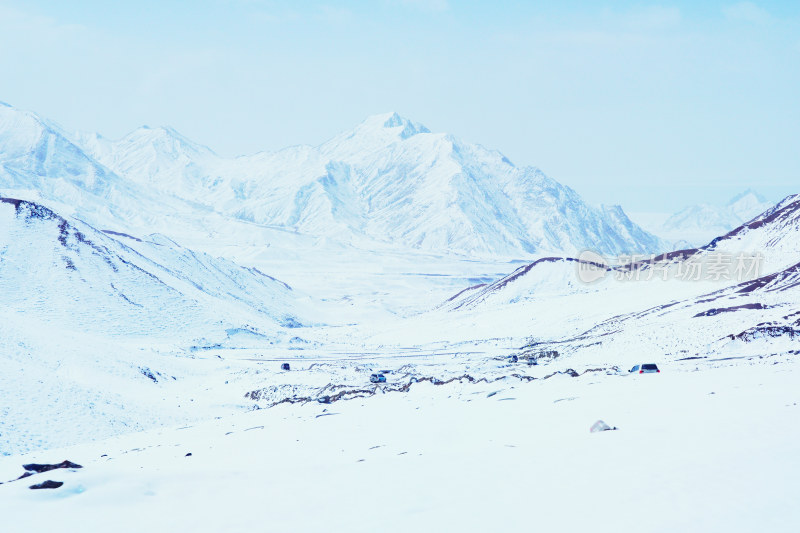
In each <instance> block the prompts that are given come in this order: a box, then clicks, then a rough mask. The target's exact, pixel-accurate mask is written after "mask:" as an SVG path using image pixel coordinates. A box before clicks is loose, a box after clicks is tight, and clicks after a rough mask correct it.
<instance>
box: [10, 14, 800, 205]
mask: <svg viewBox="0 0 800 533" xmlns="http://www.w3.org/2000/svg"><path fill="white" fill-rule="evenodd" d="M0 100H2V101H6V102H8V103H10V104H12V105H15V106H17V107H20V108H23V109H29V110H33V111H36V112H38V113H39V114H41V115H43V116H45V117H48V118H51V119H53V120H55V121H56V122H58V123H60V124H61V125H62V126H64V127H65V128H68V129H81V130H90V131H99V132H100V133H102V134H103V135H106V136H109V137H112V138H116V137H121V136H122V135H124V134H125V133H127V132H128V131H130V130H132V129H134V128H135V127H137V126H139V125H142V124H148V125H151V126H159V125H170V126H173V127H174V128H176V129H177V130H178V131H180V132H182V133H183V134H185V135H186V136H188V137H189V138H191V139H194V140H196V141H197V142H200V143H202V144H206V145H208V146H209V147H211V148H212V149H214V150H215V151H217V152H218V153H220V154H223V155H238V154H242V153H252V152H256V151H259V150H275V149H278V148H281V147H284V146H287V145H291V144H301V143H307V144H318V143H320V142H322V141H324V140H326V139H328V138H330V137H331V136H333V135H335V134H336V133H338V132H339V131H342V130H345V129H349V128H351V127H352V126H354V125H355V124H357V123H358V122H360V121H361V120H363V119H364V118H365V117H366V116H368V115H371V114H375V113H381V112H386V111H397V112H399V113H400V114H402V115H405V116H407V117H409V118H412V119H414V120H416V121H419V122H422V123H424V124H425V125H427V126H428V127H429V128H430V129H432V130H433V131H447V132H451V133H453V134H455V135H457V136H459V137H461V138H463V139H465V140H467V141H472V142H478V143H480V144H483V145H484V146H487V147H489V148H494V149H498V150H500V151H502V152H503V153H505V154H506V155H507V156H508V157H509V158H510V159H511V160H512V161H514V162H515V163H516V164H518V165H529V164H530V165H536V166H539V167H540V168H542V169H543V170H544V171H545V172H547V173H548V174H550V175H551V176H552V177H553V178H555V179H557V180H559V181H561V182H562V183H565V184H567V185H570V186H572V187H573V188H575V189H576V190H578V192H580V193H581V194H583V195H584V196H585V197H586V198H587V199H588V200H589V201H592V202H597V203H600V202H603V203H621V204H622V205H623V206H624V207H625V208H626V209H628V210H630V211H647V210H652V211H664V210H666V211H672V210H675V209H677V208H679V207H681V206H683V205H686V204H688V203H695V202H697V201H706V202H720V203H721V202H723V201H724V200H726V199H727V198H728V197H730V196H732V195H733V194H735V193H736V192H738V191H740V190H743V189H745V188H747V187H753V188H755V189H756V190H758V191H761V192H762V193H763V194H765V195H767V196H768V197H769V198H770V199H777V198H778V197H780V196H782V195H785V194H788V193H791V192H800V187H799V186H798V185H800V2H797V1H787V2H766V1H765V2H755V3H751V2H735V1H732V2H701V1H694V2H693V1H685V2H663V3H658V4H651V3H648V2H590V1H584V2H579V1H561V2H535V1H533V2H510V1H509V2H504V1H497V2H474V1H472V2H470V1H467V2H460V1H457V0H376V1H373V2H332V1H331V2H303V3H299V2H282V1H267V0H207V1H191V2H189V1H186V2H178V1H173V2H169V1H152V0H139V1H137V2H107V1H102V2H101V1H97V2H90V1H84V2H81V1H76V2H56V1H51V2H45V1H36V0H26V1H24V2H23V1H7V0H0Z"/></svg>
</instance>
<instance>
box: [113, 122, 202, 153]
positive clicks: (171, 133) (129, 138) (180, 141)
mask: <svg viewBox="0 0 800 533" xmlns="http://www.w3.org/2000/svg"><path fill="white" fill-rule="evenodd" d="M117 144H119V145H120V146H126V145H127V147H130V148H134V147H135V148H142V147H145V146H148V147H150V148H151V149H153V150H156V151H158V152H160V153H167V154H172V155H173V156H178V155H181V154H185V153H187V152H188V153H192V154H195V155H212V154H213V153H214V152H213V151H211V149H210V148H208V147H206V146H203V145H201V144H197V143H195V142H193V141H191V140H189V139H188V138H186V137H184V136H183V135H181V134H180V133H178V132H177V131H176V130H174V129H173V128H171V127H169V126H162V127H159V128H151V127H150V126H141V127H139V128H137V129H135V130H133V131H132V132H131V133H129V134H128V135H126V136H125V137H123V138H122V139H121V140H120V141H117Z"/></svg>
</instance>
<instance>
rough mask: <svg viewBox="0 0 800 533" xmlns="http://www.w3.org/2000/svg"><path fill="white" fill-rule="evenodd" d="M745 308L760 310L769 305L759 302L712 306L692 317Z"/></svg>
mask: <svg viewBox="0 0 800 533" xmlns="http://www.w3.org/2000/svg"><path fill="white" fill-rule="evenodd" d="M745 309H755V310H760V309H769V307H768V306H766V305H764V304H761V303H751V304H743V305H736V306H734V307H720V308H716V307H715V308H712V309H708V310H707V311H703V312H701V313H697V314H696V315H694V317H693V318H699V317H703V316H715V315H718V314H720V313H732V312H734V311H742V310H745Z"/></svg>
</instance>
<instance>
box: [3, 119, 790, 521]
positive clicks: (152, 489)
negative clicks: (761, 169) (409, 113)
mask: <svg viewBox="0 0 800 533" xmlns="http://www.w3.org/2000/svg"><path fill="white" fill-rule="evenodd" d="M745 200H747V201H746V202H744V203H742V204H741V205H739V204H737V205H739V207H741V210H740V211H741V212H740V211H736V213H735V214H736V216H739V217H740V218H741V221H742V222H743V223H742V224H740V225H739V226H738V227H736V228H734V229H732V230H731V231H728V232H725V234H724V235H723V234H719V235H716V238H714V239H709V241H708V243H707V244H705V245H703V246H698V247H696V248H688V249H686V250H672V249H671V248H670V247H669V245H668V244H667V243H666V242H665V241H664V240H662V239H660V238H659V237H656V236H654V235H652V234H650V233H648V232H646V231H645V230H643V229H641V228H640V227H639V226H637V225H636V224H635V223H634V222H632V221H631V220H630V219H629V218H628V217H627V215H625V213H624V212H623V210H622V209H621V208H620V207H618V206H611V207H609V206H601V207H594V206H591V205H589V204H588V203H586V202H585V201H584V200H582V199H581V197H580V196H579V195H578V193H576V192H575V191H573V190H572V189H570V188H569V187H566V186H564V185H561V184H559V183H558V182H556V181H555V180H553V179H552V178H550V177H548V176H546V175H545V174H543V173H542V172H541V171H540V170H539V169H536V168H517V167H515V166H514V165H513V164H512V163H511V162H510V161H508V159H507V158H505V157H504V156H503V155H502V154H500V153H499V152H495V151H491V150H487V149H485V148H483V147H481V146H478V145H473V144H469V143H464V142H462V141H460V140H458V139H455V138H454V137H452V136H450V135H447V134H436V133H431V132H430V131H428V130H427V128H425V127H424V126H422V125H421V124H418V123H416V122H413V121H410V120H408V119H405V118H402V117H400V116H398V115H396V114H393V113H390V114H386V115H377V116H374V117H371V118H369V119H367V120H366V121H365V122H363V123H362V124H360V125H359V126H357V127H356V128H355V129H353V130H350V131H348V132H344V133H342V134H340V135H338V136H336V137H335V138H334V139H332V140H330V141H328V142H326V143H323V144H322V145H320V146H316V147H306V146H304V147H293V148H288V149H285V150H282V151H279V152H275V153H260V154H256V155H253V156H243V157H240V158H235V159H225V158H222V157H219V156H217V155H216V154H214V152H213V151H211V150H210V149H208V148H205V147H202V146H199V145H196V144H194V143H192V142H191V141H189V140H188V139H186V138H185V137H183V136H182V135H180V134H179V133H177V132H175V131H174V130H172V129H169V128H161V129H151V128H142V129H139V130H136V131H135V132H133V133H131V134H130V135H128V136H127V137H125V138H123V139H121V140H119V141H110V140H108V139H105V138H103V137H102V136H99V135H97V134H86V133H80V134H70V133H66V132H65V131H64V130H63V129H62V128H60V127H59V126H56V125H54V124H52V123H50V122H49V121H47V120H45V119H42V118H40V117H38V116H36V115H35V114H33V113H28V112H23V111H19V110H17V109H14V108H12V107H11V106H2V107H0V305H1V306H2V307H1V308H2V320H0V343H1V344H0V391H1V392H2V394H1V395H0V474H2V475H0V482H4V483H2V484H0V510H2V511H3V515H4V516H11V517H12V521H11V529H6V528H4V531H5V530H10V531H22V530H30V529H37V530H38V529H45V528H54V527H60V528H61V529H65V528H66V529H65V530H68V531H72V530H76V531H77V530H82V531H86V530H89V531H93V530H103V529H104V524H105V525H108V524H111V523H113V524H114V529H115V530H119V531H127V530H130V531H141V530H143V529H146V530H149V531H160V530H175V529H180V530H183V529H188V528H190V527H191V528H192V529H195V530H201V531H220V530H226V531H238V530H245V529H248V530H249V529H253V528H254V527H255V528H256V529H258V528H260V527H263V528H267V529H269V530H278V531H284V530H292V531H319V530H320V529H322V528H327V529H332V530H335V531H338V530H342V529H344V528H345V527H346V528H348V529H350V530H355V531H361V530H368V529H374V528H375V527H381V528H382V529H388V530H391V531H395V530H398V531H399V530H406V529H408V528H409V527H416V528H418V529H419V528H421V529H423V530H434V529H444V530H487V529H502V530H512V531H513V530H529V529H537V528H543V529H545V530H556V531H558V530H563V531H575V530H583V529H588V528H590V527H591V528H592V529H596V530H600V531H620V530H623V531H634V530H635V531H676V530H680V531H709V530H719V531H751V530H753V529H755V527H756V525H758V527H762V528H763V527H767V525H768V527H767V529H768V530H770V531H796V530H797V529H798V528H800V515H798V513H797V512H796V511H794V510H793V508H792V507H791V506H790V495H792V494H794V493H796V492H797V489H798V488H800V487H798V483H797V481H796V480H797V479H800V462H798V459H797V458H796V453H794V452H795V450H796V446H795V445H794V444H793V443H794V442H795V441H796V440H797V437H798V436H800V430H798V429H797V428H798V427H800V424H798V422H800V412H799V411H798V407H797V403H798V401H799V400H800V398H798V391H800V388H798V386H797V385H798V381H797V376H798V374H797V372H798V366H797V365H798V355H800V266H798V265H800V197H798V196H797V195H795V196H789V197H787V198H786V199H784V200H782V201H781V202H780V203H778V204H777V205H776V206H770V207H768V208H765V209H764V210H763V212H761V213H760V214H756V215H754V217H753V216H751V213H750V211H748V209H752V208H753V205H751V204H753V201H752V199H745ZM745 204H746V205H745ZM731 209H733V208H731ZM745 211H746V212H747V215H744V214H742V213H744V212H745ZM731 212H734V211H733V210H732V211H731ZM731 220H732V219H731ZM728 222H729V221H728V219H726V223H728ZM585 251H590V252H591V254H592V255H591V256H585V255H584V254H582V252H585ZM586 257H592V258H597V259H590V260H589V259H586ZM587 272H588V273H589V274H591V275H592V276H595V277H593V278H592V279H591V280H588V281H587V280H586V279H585V278H584V276H586V275H587ZM642 363H657V364H658V366H659V368H660V369H661V372H660V373H659V374H657V375H653V374H644V375H639V374H636V373H633V374H631V373H629V372H628V369H630V368H631V367H632V366H633V365H637V364H642ZM284 364H288V365H289V369H288V370H287V369H283V368H282V365H284ZM376 373H382V374H383V375H384V376H385V377H386V378H387V379H386V382H385V383H372V382H371V381H370V377H371V375H373V374H376ZM598 419H602V420H604V421H605V422H607V423H608V424H610V425H612V426H617V427H618V430H617V431H605V432H602V433H591V434H590V433H589V427H590V426H591V425H592V424H593V423H594V422H595V421H596V420H598ZM189 453H191V455H187V454H189ZM64 459H68V460H70V461H73V462H75V463H78V464H80V465H82V467H83V468H80V469H78V468H71V469H70V468H67V469H56V470H54V471H50V472H48V473H42V474H35V476H36V477H30V479H29V478H28V477H25V478H23V479H20V480H15V478H16V477H18V476H19V475H20V474H22V470H21V468H22V464H27V463H40V462H43V463H58V462H60V461H62V460H64ZM40 478H41V480H44V479H52V480H55V481H60V482H63V483H64V484H63V486H61V487H59V488H56V489H54V490H51V491H47V490H29V489H28V487H29V486H30V485H31V483H32V482H33V481H36V480H38V479H40ZM6 480H8V482H5V481H6ZM37 482H38V481H37ZM745 502H746V503H747V505H743V503H745ZM39 508H47V509H49V510H50V512H46V513H39V512H37V509H39ZM576 508H579V510H580V512H576ZM312 510H313V512H312ZM65 514H66V515H69V517H70V518H69V520H68V521H67V522H65V521H64V519H63V518H62V517H63V516H65ZM655 515H657V516H655ZM120 516H140V517H141V519H142V520H147V524H144V522H142V523H139V522H136V521H131V522H127V521H125V523H120V519H119V517H120ZM65 524H66V525H65Z"/></svg>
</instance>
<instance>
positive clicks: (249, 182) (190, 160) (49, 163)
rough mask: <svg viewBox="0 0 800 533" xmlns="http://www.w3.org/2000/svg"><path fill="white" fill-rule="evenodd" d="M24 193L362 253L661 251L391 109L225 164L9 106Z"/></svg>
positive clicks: (6, 181) (621, 222)
mask: <svg viewBox="0 0 800 533" xmlns="http://www.w3.org/2000/svg"><path fill="white" fill-rule="evenodd" d="M19 190H28V191H31V190H32V191H35V192H36V194H38V195H39V196H38V197H37V198H34V199H38V198H41V199H47V200H50V201H56V202H61V203H63V204H65V207H68V208H69V209H70V210H73V212H74V214H75V216H77V217H79V218H81V219H82V220H85V221H87V222H89V223H102V224H103V225H104V227H109V228H116V229H120V230H130V229H131V228H136V227H147V228H150V229H152V228H157V229H158V230H159V231H162V232H164V233H167V234H169V231H170V228H171V227H173V226H174V225H175V224H179V225H182V226H186V225H192V224H193V223H195V222H196V221H197V220H199V219H202V218H203V217H204V216H207V215H208V214H209V213H213V214H215V215H218V216H222V217H226V218H229V219H231V220H238V221H247V222H252V223H257V224H261V225H270V226H277V227H282V228H287V229H291V230H293V231H297V232H300V233H304V234H309V235H314V236H322V237H326V238H329V239H333V240H336V241H340V242H343V243H348V244H354V245H358V246H363V247H366V248H368V247H370V246H371V244H370V243H381V245H391V246H397V247H401V248H402V247H406V248H414V249H420V250H428V251H436V252H443V253H455V254H460V255H479V256H510V257H520V256H531V255H542V254H552V253H561V254H575V253H576V252H578V251H580V250H583V249H587V248H588V249H592V250H597V251H598V252H601V253H606V254H621V253H633V252H638V253H641V252H657V251H660V250H661V249H662V248H663V247H664V243H663V242H662V241H660V240H659V239H658V238H657V237H655V236H653V235H651V234H649V233H648V232H646V231H644V230H643V229H641V228H640V227H639V226H638V225H636V224H635V223H633V222H632V221H631V220H630V219H629V218H628V217H627V216H626V214H625V213H624V212H623V211H622V209H621V208H620V207H618V206H611V207H607V206H601V207H599V208H598V207H593V206H590V205H588V204H587V203H586V202H584V201H583V199H581V197H580V196H579V195H578V194H577V193H576V192H575V191H573V190H572V189H570V188H569V187H566V186H564V185H562V184H560V183H558V182H556V181H555V180H553V179H551V178H549V177H548V176H546V175H545V174H544V173H543V172H542V171H540V170H539V169H537V168H532V167H526V168H518V167H516V166H514V165H513V164H512V163H511V162H510V161H509V160H508V159H507V158H505V157H504V156H503V155H502V154H501V153H499V152H496V151H491V150H487V149H485V148H483V147H481V146H479V145H474V144H468V143H464V142H462V141H460V140H458V139H456V138H454V137H453V136H451V135H448V134H444V133H431V132H430V131H429V130H428V129H427V128H425V127H424V126H422V125H421V124H418V123H416V122H413V121H411V120H408V119H405V118H403V117H400V116H399V115H397V114H395V113H389V114H384V115H376V116H373V117H370V118H368V119H367V120H365V121H364V122H363V123H361V124H359V125H358V126H356V128H354V129H353V130H350V131H347V132H344V133H342V134H340V135H338V136H336V137H334V138H333V139H331V140H330V141H328V142H325V143H323V144H322V145H320V146H316V147H311V146H295V147H290V148H286V149H284V150H280V151H278V152H274V153H259V154H255V155H252V156H246V157H238V158H230V159H229V158H223V157H220V156H218V155H216V154H215V153H214V152H213V151H211V150H210V149H208V148H206V147H203V146H200V145H198V144H196V143H193V142H192V141H190V140H188V139H186V138H185V137H183V136H182V135H180V134H179V133H177V132H176V131H174V130H172V129H170V128H148V127H143V128H139V129H137V130H136V131H134V132H132V133H131V134H129V135H128V136H126V137H124V138H123V139H121V140H118V141H112V140H109V139H106V138H104V137H102V136H100V135H97V134H86V133H77V134H67V133H65V132H64V131H63V130H62V129H61V128H59V127H58V126H55V125H53V124H52V123H50V122H48V121H46V120H44V119H41V118H40V117H38V116H36V115H35V114H33V113H29V112H23V111H19V110H16V109H14V108H13V107H11V106H8V105H3V106H0V191H2V192H3V193H5V195H6V196H15V191H19ZM17 196H18V195H17Z"/></svg>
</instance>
